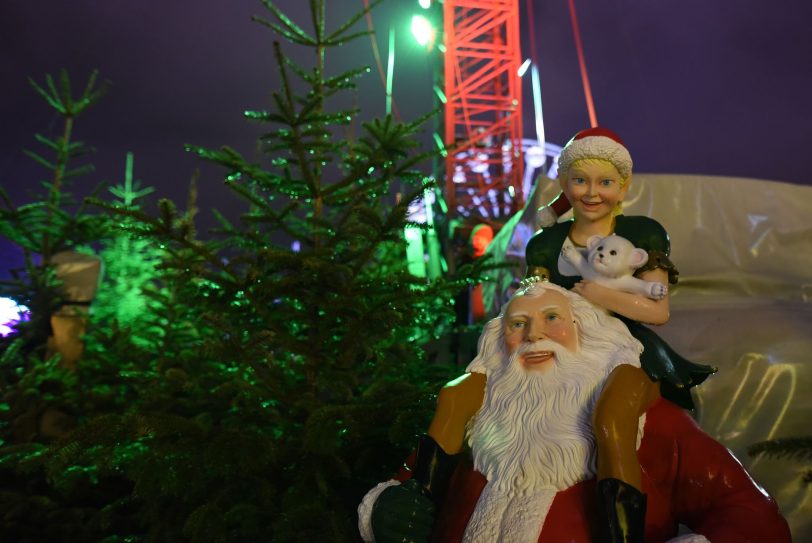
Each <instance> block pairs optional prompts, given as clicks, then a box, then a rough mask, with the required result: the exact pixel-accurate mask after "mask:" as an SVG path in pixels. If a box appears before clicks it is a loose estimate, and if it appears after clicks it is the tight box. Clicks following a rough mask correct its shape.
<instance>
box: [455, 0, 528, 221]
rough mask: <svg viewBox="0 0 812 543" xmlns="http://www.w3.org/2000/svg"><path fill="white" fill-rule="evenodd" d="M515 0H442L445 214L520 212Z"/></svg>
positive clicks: (499, 215)
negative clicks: (444, 104)
mask: <svg viewBox="0 0 812 543" xmlns="http://www.w3.org/2000/svg"><path fill="white" fill-rule="evenodd" d="M518 14H519V0H445V5H444V36H445V38H444V42H445V43H444V44H445V48H446V51H445V71H444V75H445V96H446V99H447V102H446V108H445V138H444V139H445V144H446V146H447V148H448V155H447V156H446V194H445V197H446V201H447V203H448V211H449V213H450V214H451V215H457V216H459V215H462V216H479V217H483V218H490V219H499V218H502V217H507V216H510V215H511V214H512V213H514V212H515V211H518V210H519V209H521V206H522V204H523V194H522V167H523V162H522V156H521V149H520V142H521V139H522V116H521V103H522V100H521V79H520V78H519V75H518V73H517V71H518V68H519V65H520V63H521V55H520V49H519V16H518Z"/></svg>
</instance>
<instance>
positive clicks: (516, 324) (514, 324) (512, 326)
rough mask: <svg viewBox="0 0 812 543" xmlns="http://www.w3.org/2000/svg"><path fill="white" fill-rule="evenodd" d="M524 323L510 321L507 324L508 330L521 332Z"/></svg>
mask: <svg viewBox="0 0 812 543" xmlns="http://www.w3.org/2000/svg"><path fill="white" fill-rule="evenodd" d="M524 325H525V321H510V322H509V323H508V328H509V329H510V330H521V329H522V328H524Z"/></svg>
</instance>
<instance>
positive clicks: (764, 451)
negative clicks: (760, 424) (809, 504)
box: [747, 436, 812, 485]
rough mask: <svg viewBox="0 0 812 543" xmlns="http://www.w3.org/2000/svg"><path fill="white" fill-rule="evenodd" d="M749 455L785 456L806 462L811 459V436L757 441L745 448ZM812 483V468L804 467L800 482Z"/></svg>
mask: <svg viewBox="0 0 812 543" xmlns="http://www.w3.org/2000/svg"><path fill="white" fill-rule="evenodd" d="M747 454H749V455H750V456H761V455H763V456H767V457H770V458H787V459H794V460H800V461H802V462H806V463H807V464H808V463H809V462H810V461H812V437H810V436H805V437H785V438H779V439H770V440H768V441H759V442H758V443H754V444H753V445H750V447H748V448H747ZM809 483H812V469H806V470H804V472H803V475H802V476H801V484H803V485H808V484H809Z"/></svg>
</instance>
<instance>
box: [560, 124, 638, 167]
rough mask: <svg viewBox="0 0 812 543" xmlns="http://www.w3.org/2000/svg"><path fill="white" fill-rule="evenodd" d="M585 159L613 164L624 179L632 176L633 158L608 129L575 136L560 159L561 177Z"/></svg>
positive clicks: (591, 130) (624, 145) (589, 130)
mask: <svg viewBox="0 0 812 543" xmlns="http://www.w3.org/2000/svg"><path fill="white" fill-rule="evenodd" d="M584 158H600V159H603V160H606V161H609V162H611V163H612V165H613V166H614V167H615V168H617V171H618V172H619V173H620V175H621V177H623V179H628V177H629V176H630V175H631V174H632V156H631V155H630V154H629V150H628V149H626V144H624V143H623V140H622V139H620V136H618V135H617V134H615V133H614V132H612V131H611V130H609V129H607V128H601V127H599V126H596V127H594V128H587V129H586V130H581V131H580V132H578V133H577V134H575V135H574V136H573V137H572V139H571V140H570V141H569V142H568V143H567V144H566V145H565V146H564V148H563V149H562V150H561V156H559V157H558V171H559V175H560V174H561V173H563V172H566V171H567V170H569V168H570V166H572V163H573V162H575V161H576V160H581V159H584Z"/></svg>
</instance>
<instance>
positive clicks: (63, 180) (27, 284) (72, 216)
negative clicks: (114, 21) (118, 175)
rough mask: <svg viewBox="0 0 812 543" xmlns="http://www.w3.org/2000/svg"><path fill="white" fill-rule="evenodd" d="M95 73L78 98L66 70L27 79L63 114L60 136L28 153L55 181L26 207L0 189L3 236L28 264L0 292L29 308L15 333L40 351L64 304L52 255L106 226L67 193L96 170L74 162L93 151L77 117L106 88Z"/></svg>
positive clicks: (97, 234) (95, 235)
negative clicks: (80, 134)
mask: <svg viewBox="0 0 812 543" xmlns="http://www.w3.org/2000/svg"><path fill="white" fill-rule="evenodd" d="M97 77H98V74H97V72H93V73H92V74H91V75H90V77H89V79H88V81H87V84H86V85H85V88H84V90H83V91H82V93H81V94H80V95H79V96H78V97H74V95H73V89H72V88H71V82H70V77H69V76H68V73H67V72H66V71H64V70H63V71H61V72H60V75H59V78H58V80H55V79H54V78H53V76H51V75H50V74H48V75H46V76H45V84H44V85H40V84H39V83H37V82H36V81H34V80H33V79H31V80H29V81H30V83H31V86H32V87H33V89H34V91H35V92H36V93H37V94H39V95H40V96H41V97H42V98H43V99H44V100H45V101H46V103H47V104H48V105H49V106H50V107H51V108H52V109H53V110H54V111H55V112H56V113H58V114H59V116H60V117H61V118H62V132H61V135H59V136H57V137H47V136H43V135H41V134H36V135H35V136H34V138H35V139H36V141H37V142H38V143H39V144H40V145H42V146H43V147H44V148H45V151H41V152H35V151H30V150H26V151H25V154H26V155H28V156H29V157H30V158H31V159H32V160H34V161H35V162H36V163H37V164H39V165H40V166H42V167H44V168H45V169H46V170H47V171H48V172H49V174H50V176H51V179H50V180H48V181H42V182H41V185H42V187H43V188H44V192H38V193H34V194H33V195H32V200H33V201H32V203H29V204H25V205H22V206H17V205H15V204H14V203H13V202H12V201H11V199H10V198H9V196H8V194H7V193H6V192H5V190H3V189H2V187H0V199H1V200H2V203H3V207H0V235H2V236H4V237H6V238H8V239H9V240H10V241H12V242H13V243H15V244H16V245H17V246H19V247H20V248H21V249H22V252H23V257H24V268H23V269H21V270H12V275H13V280H11V281H3V282H0V295H2V296H7V297H10V298H12V299H14V300H15V301H16V302H17V303H18V304H20V305H24V306H26V307H27V308H28V309H29V310H30V311H31V315H32V317H31V320H30V321H28V322H23V323H21V324H20V325H19V326H18V335H17V336H16V337H15V339H17V340H21V341H22V342H23V343H24V350H25V351H27V350H29V349H32V348H38V349H40V351H42V348H43V347H44V345H45V340H46V339H47V337H48V335H49V332H50V324H49V319H50V316H51V314H52V313H53V312H54V311H55V310H56V309H57V308H58V307H59V305H60V303H61V300H60V293H59V291H58V287H59V285H58V281H56V279H55V276H54V269H53V266H52V258H53V256H54V255H56V254H58V253H60V252H62V251H67V250H72V249H76V248H78V247H81V246H83V245H86V244H89V243H92V242H95V241H97V240H98V239H100V238H101V237H102V236H103V235H104V233H105V232H106V230H107V221H106V218H105V217H104V216H103V215H100V214H93V213H89V212H88V210H87V208H86V204H84V203H83V202H81V201H77V200H75V199H74V198H73V196H72V194H71V193H70V191H69V189H70V185H71V183H72V182H73V181H74V180H75V179H76V178H78V177H81V176H84V175H87V174H89V173H91V172H92V171H93V165H92V164H89V163H84V164H81V165H79V166H76V165H75V162H76V161H77V160H80V159H82V158H83V157H85V156H86V155H88V154H90V153H92V152H93V148H92V147H90V146H88V145H87V144H85V143H84V142H81V141H74V138H73V135H74V124H75V122H76V119H77V118H78V117H79V116H81V115H82V114H84V113H85V111H86V110H87V109H88V108H89V107H91V106H92V105H93V104H94V103H96V102H97V101H98V100H99V98H101V96H102V95H103V94H104V93H105V92H106V87H105V86H101V87H99V86H97V81H96V80H97ZM48 155H50V156H48ZM102 187H103V185H102V184H100V185H99V186H98V187H97V188H96V189H95V190H94V191H93V193H92V194H94V195H95V194H97V193H98V192H99V191H100V190H101V189H102ZM40 354H42V352H40Z"/></svg>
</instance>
